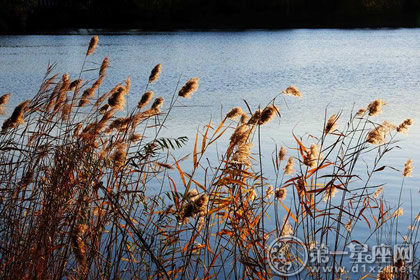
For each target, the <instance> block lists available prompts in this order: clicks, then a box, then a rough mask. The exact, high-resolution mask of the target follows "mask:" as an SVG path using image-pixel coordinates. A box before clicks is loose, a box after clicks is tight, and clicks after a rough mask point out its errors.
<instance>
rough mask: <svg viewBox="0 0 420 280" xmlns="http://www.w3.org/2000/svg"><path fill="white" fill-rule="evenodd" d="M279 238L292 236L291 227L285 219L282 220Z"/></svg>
mask: <svg viewBox="0 0 420 280" xmlns="http://www.w3.org/2000/svg"><path fill="white" fill-rule="evenodd" d="M280 235H281V236H290V235H293V227H292V225H291V224H290V223H289V221H287V220H286V219H284V220H283V225H282V227H281V231H280Z"/></svg>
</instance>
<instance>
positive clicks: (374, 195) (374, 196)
mask: <svg viewBox="0 0 420 280" xmlns="http://www.w3.org/2000/svg"><path fill="white" fill-rule="evenodd" d="M383 189H384V187H379V188H378V189H377V190H376V191H375V192H374V193H373V194H372V197H373V198H374V199H376V198H378V197H379V195H380V194H381V193H382V191H383Z"/></svg>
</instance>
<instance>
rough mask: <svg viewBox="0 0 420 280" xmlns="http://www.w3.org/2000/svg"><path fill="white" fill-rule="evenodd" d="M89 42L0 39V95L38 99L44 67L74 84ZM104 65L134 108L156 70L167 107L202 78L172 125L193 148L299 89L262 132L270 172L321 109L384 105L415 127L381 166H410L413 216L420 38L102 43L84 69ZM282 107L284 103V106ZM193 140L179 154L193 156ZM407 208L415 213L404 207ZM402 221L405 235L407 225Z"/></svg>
mask: <svg viewBox="0 0 420 280" xmlns="http://www.w3.org/2000/svg"><path fill="white" fill-rule="evenodd" d="M89 39H90V36H83V35H62V36H0V93H4V92H12V94H13V96H12V99H11V104H10V105H11V107H9V108H8V112H9V113H10V112H11V110H12V109H13V108H12V107H13V105H16V104H17V103H18V102H20V101H22V100H24V99H27V98H29V97H31V96H32V95H33V94H35V92H36V89H37V88H38V85H39V84H40V82H41V80H42V77H43V75H44V72H45V69H46V67H47V63H48V62H49V61H50V62H56V63H57V67H56V71H57V72H68V73H69V74H70V76H72V77H76V76H77V75H78V73H79V71H80V67H81V65H82V62H83V58H84V53H85V51H86V46H87V44H88V42H89ZM105 56H109V57H110V64H111V68H110V69H109V70H108V78H107V82H106V83H105V88H109V87H111V86H112V85H114V84H116V83H117V82H120V81H122V80H124V79H125V78H126V76H128V75H130V76H131V78H132V90H131V93H130V96H129V97H128V101H129V102H128V103H129V104H136V102H137V101H138V100H139V98H140V96H141V93H142V91H143V90H144V87H145V85H146V82H147V78H148V75H149V73H150V70H151V69H152V68H153V66H154V65H156V64H158V63H162V74H161V77H160V78H159V80H158V82H156V83H155V84H153V85H152V87H151V88H152V89H153V90H154V91H155V92H156V94H158V95H162V96H163V97H165V98H166V99H169V98H170V96H171V95H172V93H173V92H174V90H175V86H176V83H177V81H178V79H179V78H180V77H181V83H184V82H185V81H186V80H187V79H188V78H190V77H200V78H201V80H200V87H199V90H198V91H197V92H196V93H195V94H194V97H193V98H192V99H191V100H182V105H185V107H182V106H181V107H177V108H176V109H175V111H174V113H173V114H172V115H171V117H170V122H169V126H168V129H167V130H166V131H165V132H164V133H165V134H166V135H171V136H184V135H185V136H188V137H189V138H190V139H193V138H194V136H195V131H196V129H197V128H198V127H199V126H200V125H203V124H204V123H206V122H208V120H209V119H210V118H212V119H213V120H215V121H218V120H220V118H221V111H223V114H224V113H226V112H227V111H228V110H229V109H230V108H231V107H233V106H242V107H243V108H245V106H244V103H243V101H242V99H246V100H247V101H248V102H249V104H250V105H251V106H252V107H253V108H254V109H255V108H257V107H258V105H261V106H264V105H265V104H267V102H269V101H270V100H271V98H272V97H274V96H276V95H278V94H279V93H280V92H281V91H282V90H283V89H285V88H286V87H287V86H289V85H295V86H297V87H298V88H299V89H300V90H301V92H302V94H303V96H304V98H303V99H302V100H298V99H295V98H287V103H288V107H287V106H284V105H282V107H281V109H280V111H281V113H282V118H281V120H280V121H275V122H273V123H271V124H270V125H269V126H266V127H263V135H266V137H265V138H264V140H263V151H264V152H265V154H266V156H265V158H264V166H265V167H266V170H268V171H267V172H268V173H270V171H269V170H272V168H271V159H270V157H271V152H272V150H273V149H274V146H275V143H277V144H279V145H287V146H290V147H294V146H295V144H294V142H293V139H292V134H291V133H292V130H294V133H295V134H297V135H304V134H305V133H307V132H308V133H312V134H317V135H319V133H320V131H321V129H322V123H323V118H324V110H325V108H326V107H327V106H328V111H329V112H331V113H332V112H335V111H338V110H340V109H343V110H344V113H343V116H347V115H348V113H349V110H350V109H351V108H352V107H353V105H355V107H356V109H358V108H360V107H364V106H366V105H367V104H368V103H369V102H370V101H372V100H374V99H377V98H381V99H383V100H385V101H386V103H387V105H386V106H385V108H384V113H383V114H382V115H381V116H379V117H378V118H377V120H378V121H381V120H384V119H386V120H389V121H391V122H395V123H400V122H401V121H403V120H404V119H405V118H408V117H410V118H413V119H414V126H413V127H412V128H411V129H410V132H409V134H408V135H407V136H402V137H400V140H401V141H400V143H399V144H400V146H401V148H402V149H401V150H396V151H395V152H393V153H391V154H390V155H389V156H388V157H386V159H385V160H386V162H384V164H389V165H391V166H393V167H396V168H398V169H402V166H403V164H404V162H405V161H406V160H407V159H408V158H412V159H413V161H414V162H413V164H414V166H415V169H414V172H413V177H412V178H408V179H407V180H406V182H405V191H404V193H403V202H404V204H403V206H404V207H405V209H407V211H406V215H405V216H404V217H407V218H409V216H410V211H409V210H408V209H409V208H410V207H412V209H413V215H416V214H417V212H418V211H419V209H420V199H419V198H420V195H419V189H420V185H419V177H420V149H419V146H420V140H419V139H420V138H419V137H420V29H396V30H370V29H366V30H344V31H343V30H284V31H245V32H173V33H129V34H124V35H112V34H105V35H102V36H100V43H99V47H98V49H97V51H96V52H95V54H94V55H93V56H92V57H90V58H89V62H88V64H87V65H88V66H87V67H88V68H89V67H92V68H95V67H97V65H95V64H93V62H96V63H100V62H101V60H102V58H103V57H105ZM282 104H284V102H282ZM191 142H193V140H190V144H189V145H188V146H187V147H186V150H184V154H187V153H190V152H191V151H192V149H191V146H192V144H193V143H191ZM379 179H380V180H379V182H380V183H386V186H385V194H386V197H387V198H388V199H389V200H390V201H391V202H392V203H394V204H395V203H396V200H397V198H398V192H399V187H400V184H401V176H400V174H399V173H398V172H395V171H393V170H391V169H385V170H384V171H383V172H382V173H381V175H380V178H379ZM410 201H412V205H411V202H410ZM407 218H403V219H402V220H403V221H402V226H407V225H408V223H409V221H408V219H407Z"/></svg>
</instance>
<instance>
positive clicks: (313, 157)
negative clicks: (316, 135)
mask: <svg viewBox="0 0 420 280" xmlns="http://www.w3.org/2000/svg"><path fill="white" fill-rule="evenodd" d="M318 160H320V154H319V152H318V146H317V145H316V144H312V145H311V146H310V148H309V150H307V151H306V155H305V157H304V159H303V164H305V165H306V166H309V167H311V168H315V167H316V166H317V161H318Z"/></svg>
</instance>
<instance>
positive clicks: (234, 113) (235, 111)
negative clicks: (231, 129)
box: [226, 107, 243, 120]
mask: <svg viewBox="0 0 420 280" xmlns="http://www.w3.org/2000/svg"><path fill="white" fill-rule="evenodd" d="M242 113H243V111H242V108H241V107H234V108H232V109H231V110H230V111H229V112H228V113H227V114H226V118H228V119H232V120H235V119H237V118H238V117H239V116H241V115H242Z"/></svg>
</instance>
